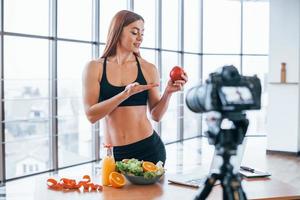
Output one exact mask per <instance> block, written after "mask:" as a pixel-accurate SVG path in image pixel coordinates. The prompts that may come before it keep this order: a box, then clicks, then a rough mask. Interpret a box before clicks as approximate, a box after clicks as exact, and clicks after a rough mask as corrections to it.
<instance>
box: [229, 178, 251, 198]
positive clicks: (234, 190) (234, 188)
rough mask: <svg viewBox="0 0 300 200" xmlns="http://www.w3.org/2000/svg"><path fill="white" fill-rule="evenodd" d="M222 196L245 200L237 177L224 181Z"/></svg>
mask: <svg viewBox="0 0 300 200" xmlns="http://www.w3.org/2000/svg"><path fill="white" fill-rule="evenodd" d="M223 198H224V199H226V200H247V197H246V194H245V192H244V191H243V188H242V186H241V183H240V182H239V181H238V180H237V179H233V180H231V181H230V182H228V183H226V185H225V187H224V189H223Z"/></svg>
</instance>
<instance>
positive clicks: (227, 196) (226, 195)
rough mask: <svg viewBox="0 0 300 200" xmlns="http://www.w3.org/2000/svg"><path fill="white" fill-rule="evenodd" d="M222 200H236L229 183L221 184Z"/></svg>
mask: <svg viewBox="0 0 300 200" xmlns="http://www.w3.org/2000/svg"><path fill="white" fill-rule="evenodd" d="M222 187H223V200H237V199H235V196H234V194H233V192H232V188H231V185H230V183H229V182H227V183H223V184H222Z"/></svg>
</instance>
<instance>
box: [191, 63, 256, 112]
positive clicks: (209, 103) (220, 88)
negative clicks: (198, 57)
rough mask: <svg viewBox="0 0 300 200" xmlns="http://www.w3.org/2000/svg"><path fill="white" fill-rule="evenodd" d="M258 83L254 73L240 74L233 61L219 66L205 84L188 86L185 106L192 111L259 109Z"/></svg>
mask: <svg viewBox="0 0 300 200" xmlns="http://www.w3.org/2000/svg"><path fill="white" fill-rule="evenodd" d="M260 97H261V83H260V80H259V78H258V77H257V76H256V75H254V76H242V75H240V74H239V72H238V70H237V69H236V68H235V67H234V66H233V65H227V66H223V67H221V68H219V70H217V71H216V72H214V73H211V74H210V75H209V78H208V79H207V80H206V81H205V84H203V85H198V86H195V87H192V88H191V89H189V90H188V92H187V94H186V104H187V106H188V108H189V109H190V110H191V111H193V112H196V113H202V112H208V111H219V112H240V111H242V110H252V109H260V106H261V100H260Z"/></svg>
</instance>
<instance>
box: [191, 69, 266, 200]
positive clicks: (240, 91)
mask: <svg viewBox="0 0 300 200" xmlns="http://www.w3.org/2000/svg"><path fill="white" fill-rule="evenodd" d="M260 97H261V84H260V80H259V78H258V77H257V76H256V75H254V76H242V75H240V74H239V72H238V70H237V69H236V68H235V67H234V66H233V65H226V66H223V67H221V68H219V70H218V71H216V72H214V73H211V74H210V75H209V78H208V79H207V80H206V81H205V83H204V84H203V85H198V86H195V87H192V88H191V89H190V90H188V92H187V94H186V99H185V100H186V104H187V106H188V108H189V109H190V110H191V111H193V112H196V113H203V112H209V111H214V112H210V113H208V115H207V117H206V122H207V125H208V130H207V131H206V132H205V135H206V136H207V138H208V142H209V144H212V145H214V146H215V150H216V152H217V155H220V156H221V157H222V160H223V162H222V165H221V166H220V173H212V174H210V175H209V176H208V178H207V179H206V181H205V186H204V187H203V189H201V190H200V192H199V195H197V196H196V198H195V199H196V200H203V199H206V197H207V196H208V194H209V193H210V192H211V189H212V188H213V186H214V185H215V183H216V181H217V180H220V182H221V186H222V188H223V199H235V197H237V198H238V199H241V200H246V199H247V196H246V194H245V192H244V191H243V188H242V185H241V177H240V176H239V174H238V173H236V172H235V171H233V165H232V164H231V161H230V159H231V156H233V155H237V147H238V145H240V144H242V143H243V140H244V137H245V135H246V132H247V129H248V125H249V120H248V119H247V118H246V113H245V112H243V110H252V109H260V106H261V100H260ZM226 121H227V123H228V124H229V125H230V126H224V125H225V124H226V123H224V122H226Z"/></svg>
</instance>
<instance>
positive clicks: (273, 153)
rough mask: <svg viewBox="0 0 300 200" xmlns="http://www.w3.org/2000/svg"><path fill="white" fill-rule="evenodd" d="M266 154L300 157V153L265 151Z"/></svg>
mask: <svg viewBox="0 0 300 200" xmlns="http://www.w3.org/2000/svg"><path fill="white" fill-rule="evenodd" d="M267 154H268V155H285V156H300V151H298V152H290V151H275V150H267Z"/></svg>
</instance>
